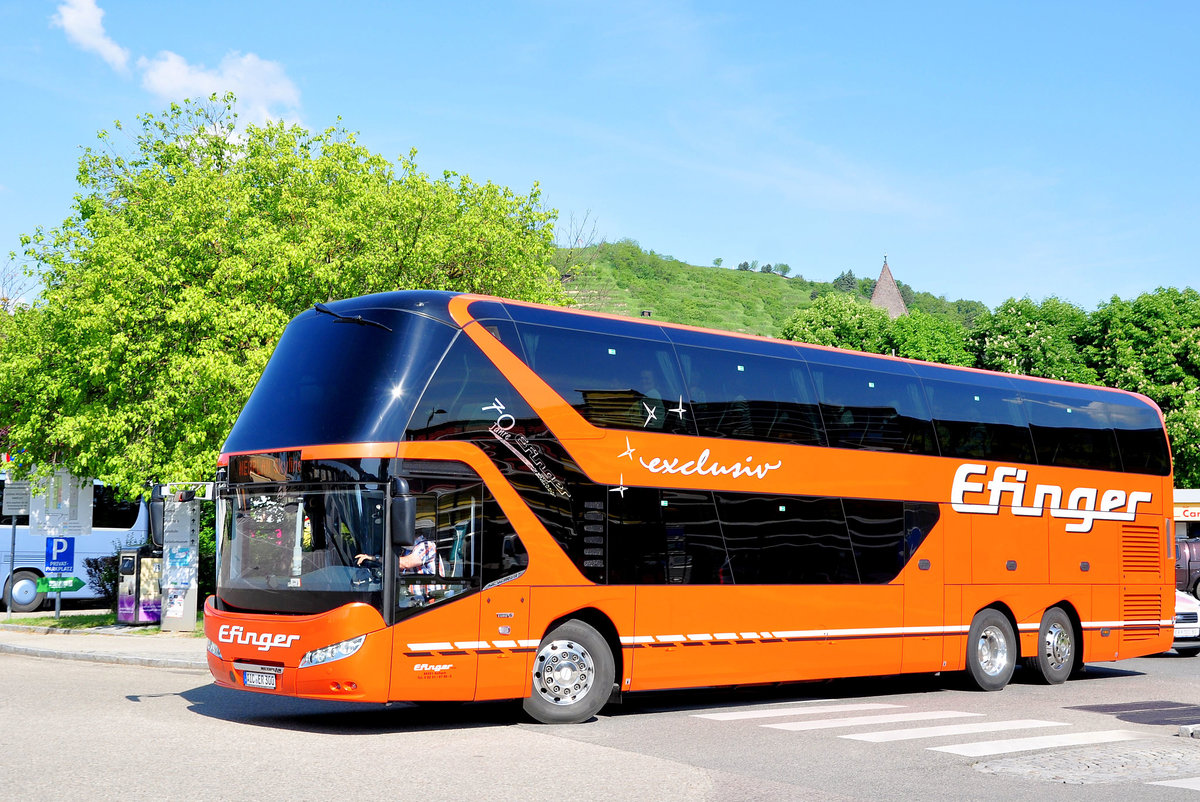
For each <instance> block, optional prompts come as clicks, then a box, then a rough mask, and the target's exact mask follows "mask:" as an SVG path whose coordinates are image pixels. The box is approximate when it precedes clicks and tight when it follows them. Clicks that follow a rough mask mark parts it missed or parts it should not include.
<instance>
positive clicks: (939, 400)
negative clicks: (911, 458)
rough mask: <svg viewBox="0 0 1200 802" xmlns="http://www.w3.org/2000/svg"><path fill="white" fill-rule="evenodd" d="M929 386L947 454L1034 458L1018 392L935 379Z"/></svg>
mask: <svg viewBox="0 0 1200 802" xmlns="http://www.w3.org/2000/svg"><path fill="white" fill-rule="evenodd" d="M924 385H925V393H926V396H927V397H928V399H929V406H930V408H931V410H932V412H933V424H934V428H935V430H936V431H937V439H938V446H939V447H940V449H941V454H942V456H943V457H963V458H970V459H986V460H1001V461H1015V462H1034V455H1033V441H1032V440H1031V439H1030V437H1029V426H1028V424H1027V423H1026V422H1025V415H1024V413H1023V412H1022V410H1021V398H1020V396H1019V395H1018V394H1017V392H1016V391H1015V390H1012V389H1003V388H1000V387H992V386H983V385H980V384H962V383H959V382H952V381H936V380H930V379H926V380H925V381H924Z"/></svg>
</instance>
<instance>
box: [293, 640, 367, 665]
mask: <svg viewBox="0 0 1200 802" xmlns="http://www.w3.org/2000/svg"><path fill="white" fill-rule="evenodd" d="M366 639H367V636H366V635H359V636H358V637H357V638H351V639H350V640H344V641H342V642H341V643H335V644H333V645H332V646H326V647H325V648H323V649H313V650H312V651H311V652H309V653H308V654H306V655H304V658H303V659H302V660H301V661H300V668H306V667H308V666H319V665H321V664H322V663H332V662H333V661H334V660H341V659H342V658H344V657H349V656H350V655H352V654H354V653H355V652H357V651H358V650H359V649H360V648H362V645H363V642H364V641H366Z"/></svg>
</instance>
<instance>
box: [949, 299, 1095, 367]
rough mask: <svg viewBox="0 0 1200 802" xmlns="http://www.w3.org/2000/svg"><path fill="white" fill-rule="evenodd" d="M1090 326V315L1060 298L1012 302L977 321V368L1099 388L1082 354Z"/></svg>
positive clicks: (973, 337)
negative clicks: (1088, 316)
mask: <svg viewBox="0 0 1200 802" xmlns="http://www.w3.org/2000/svg"><path fill="white" fill-rule="evenodd" d="M1086 325H1087V313H1086V312H1084V311H1083V310H1082V309H1080V308H1079V307H1077V306H1073V305H1072V304H1069V303H1067V302H1066V301H1061V300H1059V299H1058V298H1047V299H1045V300H1044V301H1042V302H1041V303H1040V304H1038V303H1034V302H1033V301H1031V300H1030V299H1029V298H1022V299H1020V300H1017V299H1015V298H1010V299H1008V300H1007V301H1005V302H1004V303H1002V304H1000V306H998V307H996V310H995V311H994V312H989V313H986V314H983V315H980V316H979V318H977V319H976V321H975V327H974V328H973V329H972V330H971V345H970V347H971V350H972V352H973V353H974V354H975V358H976V365H977V367H981V368H986V369H988V370H998V371H1002V372H1004V373H1019V374H1024V375H1026V376H1041V377H1042V378H1046V379H1061V380H1063V381H1073V382H1084V383H1087V384H1095V383H1096V381H1097V379H1098V376H1097V374H1096V371H1095V370H1094V369H1093V368H1092V367H1091V366H1090V365H1088V362H1087V358H1086V355H1085V353H1084V350H1083V348H1084V346H1085V345H1086Z"/></svg>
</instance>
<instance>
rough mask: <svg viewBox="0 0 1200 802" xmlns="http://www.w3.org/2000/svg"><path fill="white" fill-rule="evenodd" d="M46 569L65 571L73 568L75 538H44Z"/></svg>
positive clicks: (70, 570) (68, 571)
mask: <svg viewBox="0 0 1200 802" xmlns="http://www.w3.org/2000/svg"><path fill="white" fill-rule="evenodd" d="M46 570H47V571H65V572H67V573H70V572H72V571H74V570H75V538H73V537H48V538H46Z"/></svg>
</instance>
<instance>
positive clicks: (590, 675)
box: [523, 611, 619, 724]
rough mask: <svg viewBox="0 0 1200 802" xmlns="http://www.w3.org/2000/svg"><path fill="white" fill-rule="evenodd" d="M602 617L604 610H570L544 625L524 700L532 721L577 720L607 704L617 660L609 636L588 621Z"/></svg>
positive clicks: (571, 721)
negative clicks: (585, 612) (600, 612)
mask: <svg viewBox="0 0 1200 802" xmlns="http://www.w3.org/2000/svg"><path fill="white" fill-rule="evenodd" d="M580 612H583V611H580ZM589 619H590V620H589ZM604 620H606V618H605V617H604V616H603V615H601V617H600V619H596V618H595V617H594V616H592V615H581V614H580V613H574V614H572V615H569V616H565V617H564V618H561V619H559V620H558V621H556V622H554V623H553V624H551V625H550V627H549V628H548V629H547V631H546V634H545V635H544V636H543V637H542V639H541V642H540V643H539V645H538V650H537V654H535V655H534V658H533V667H532V670H531V677H530V680H531V682H530V688H529V695H528V696H526V697H525V700H524V703H523V706H524V708H525V712H526V713H527V714H529V716H530V717H532V718H533V719H534V720H536V721H539V722H541V723H543V724H577V723H580V722H583V721H587V720H588V719H590V718H592V716H594V715H595V714H596V713H598V712H599V711H600V709H601V708H602V707H604V705H605V704H607V703H608V700H609V697H610V696H611V694H612V686H613V682H614V680H615V678H616V676H617V674H616V668H615V666H616V659H615V657H614V650H613V648H612V645H611V644H610V643H609V640H608V639H607V638H606V637H605V635H604V634H603V633H602V632H601V631H600V629H598V628H597V627H596V626H594V625H593V624H592V623H591V621H595V622H596V623H601V624H602V622H603V621H604ZM609 625H610V626H611V622H610V624H609ZM613 632H614V633H615V629H614V630H613ZM617 653H619V652H617Z"/></svg>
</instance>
